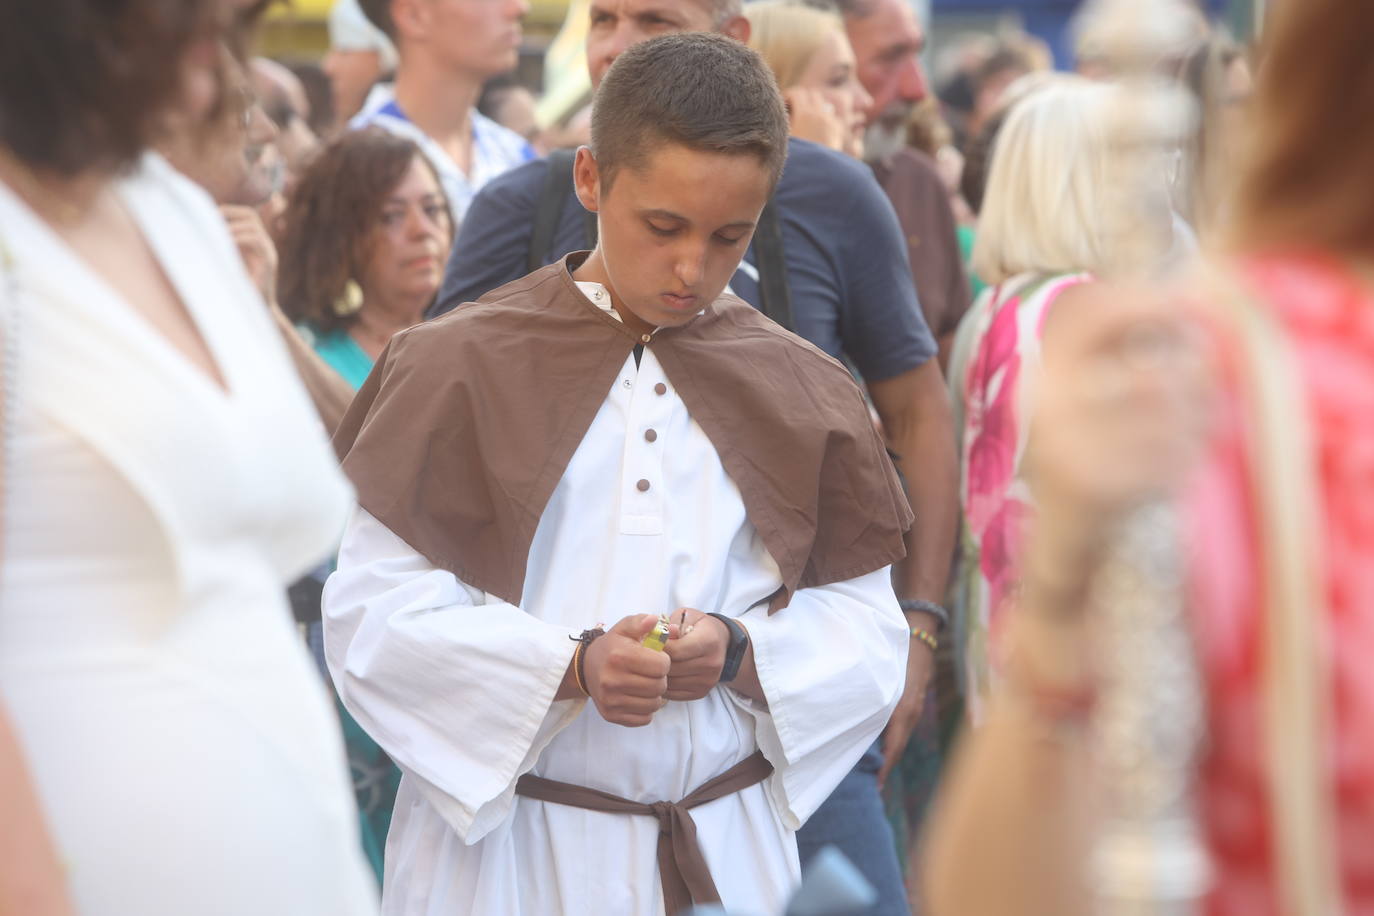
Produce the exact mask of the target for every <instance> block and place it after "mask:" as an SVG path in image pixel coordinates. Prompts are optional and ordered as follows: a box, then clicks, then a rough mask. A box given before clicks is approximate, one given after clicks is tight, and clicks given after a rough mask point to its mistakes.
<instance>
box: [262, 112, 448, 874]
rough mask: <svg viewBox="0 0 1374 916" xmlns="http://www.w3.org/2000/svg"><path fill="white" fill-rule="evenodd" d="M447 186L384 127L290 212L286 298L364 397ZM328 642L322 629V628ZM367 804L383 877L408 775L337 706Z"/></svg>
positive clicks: (419, 268)
mask: <svg viewBox="0 0 1374 916" xmlns="http://www.w3.org/2000/svg"><path fill="white" fill-rule="evenodd" d="M449 213H450V211H449V206H448V200H447V199H446V198H445V196H444V191H443V186H442V185H441V184H440V183H439V178H438V176H437V175H436V174H435V173H434V169H433V168H432V167H431V166H430V164H429V161H428V160H427V159H425V157H424V156H423V155H422V154H421V152H420V149H419V147H417V146H416V145H415V144H414V143H413V142H412V141H410V140H407V139H404V138H401V137H397V136H395V135H393V134H390V133H388V132H386V131H383V130H380V129H378V128H369V129H366V130H358V131H351V132H349V133H346V134H344V135H342V136H341V137H339V138H338V139H336V140H334V141H333V142H332V143H330V144H329V145H327V146H326V147H324V149H322V150H321V151H320V153H319V154H318V156H317V157H316V158H315V159H314V160H313V161H312V162H311V164H310V166H309V167H308V168H307V169H306V171H305V172H304V173H303V174H302V175H301V177H300V180H299V182H298V183H297V185H296V188H295V190H294V191H293V192H292V195H291V199H290V201H289V202H288V204H287V208H286V214H285V228H284V230H283V234H282V240H281V246H280V250H279V261H280V265H281V266H280V269H279V280H278V284H277V291H278V299H279V301H280V302H281V306H282V309H283V310H284V311H285V312H286V314H287V316H288V317H290V318H291V320H292V321H294V322H295V323H296V326H297V327H298V328H299V329H300V331H301V334H302V336H303V337H304V338H305V339H306V340H307V341H308V342H310V344H311V345H312V346H313V347H314V348H315V352H316V353H318V354H319V356H320V358H321V359H323V360H324V361H325V362H326V363H327V364H328V365H329V366H330V367H331V368H333V369H334V371H335V372H337V373H339V375H341V376H342V377H343V379H344V380H345V381H346V382H348V384H349V385H351V386H353V388H354V389H355V390H356V389H357V388H359V387H360V386H361V385H362V383H363V381H364V380H365V379H366V378H367V375H368V373H369V372H371V371H372V364H373V362H374V361H375V360H376V359H377V357H378V356H379V355H380V354H381V352H382V348H383V347H385V346H386V343H387V341H388V340H390V339H391V335H393V334H395V333H396V332H397V331H400V330H403V329H404V328H407V327H410V326H411V325H413V324H416V323H418V322H419V321H420V319H421V317H422V316H423V314H424V311H425V308H426V307H427V306H428V305H429V303H430V302H431V301H432V300H433V299H434V295H435V293H436V292H437V291H438V289H439V283H440V281H442V279H443V270H444V262H445V259H446V258H447V256H448V250H449V246H450V245H451V244H452V242H453V226H452V224H451V223H450V217H449ZM311 629H312V633H311V637H312V643H313V644H316V645H318V644H319V637H320V624H319V622H318V621H316V622H315V623H313V624H311ZM335 705H336V706H337V708H338V710H339V718H340V719H341V720H342V723H343V731H344V739H345V742H346V744H347V748H348V762H349V766H350V768H351V769H352V772H353V787H354V791H355V793H356V795H357V799H358V813H359V819H360V826H361V830H362V841H363V849H364V851H365V852H366V853H367V856H368V859H369V861H371V863H372V867H373V869H374V870H375V871H376V873H377V880H378V881H379V882H380V881H381V878H382V854H383V850H384V848H385V845H386V834H387V829H388V828H389V827H390V825H391V810H392V808H393V806H394V805H395V803H396V789H397V786H398V785H399V784H400V780H401V774H400V771H399V770H398V769H397V768H396V765H395V764H394V763H392V762H391V760H390V759H389V758H388V757H387V756H386V754H385V753H384V752H383V751H382V749H381V748H380V747H378V746H377V744H376V742H374V741H373V740H372V739H371V738H370V737H368V735H367V733H366V732H364V731H363V730H362V727H361V726H359V725H358V723H357V722H356V721H354V719H353V717H352V716H351V715H349V714H348V712H347V710H345V709H344V707H343V705H342V704H341V703H339V702H338V701H337V699H336V700H335Z"/></svg>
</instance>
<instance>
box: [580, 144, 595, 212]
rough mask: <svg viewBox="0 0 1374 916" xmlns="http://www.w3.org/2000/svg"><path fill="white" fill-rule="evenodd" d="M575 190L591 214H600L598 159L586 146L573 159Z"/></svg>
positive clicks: (581, 147)
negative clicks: (598, 202) (598, 204)
mask: <svg viewBox="0 0 1374 916" xmlns="http://www.w3.org/2000/svg"><path fill="white" fill-rule="evenodd" d="M573 189H574V190H576V191H577V199H578V201H579V202H581V204H582V206H584V207H586V208H587V211H588V212H589V213H596V212H598V207H597V198H598V196H599V195H600V193H601V173H600V172H598V171H597V168H596V157H595V156H593V155H592V151H591V150H590V149H589V148H587V147H585V146H579V147H578V148H577V157H576V158H575V159H573Z"/></svg>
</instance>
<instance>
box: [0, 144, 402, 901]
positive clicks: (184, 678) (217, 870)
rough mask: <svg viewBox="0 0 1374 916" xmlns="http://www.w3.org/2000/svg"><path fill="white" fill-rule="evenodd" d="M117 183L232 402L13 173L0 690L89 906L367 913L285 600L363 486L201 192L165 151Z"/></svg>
mask: <svg viewBox="0 0 1374 916" xmlns="http://www.w3.org/2000/svg"><path fill="white" fill-rule="evenodd" d="M119 193H120V194H121V195H122V198H123V200H124V202H125V204H126V205H127V206H128V208H129V210H130V212H131V213H132V214H133V215H134V217H135V219H136V220H137V222H138V223H139V225H140V227H141V228H142V230H143V232H144V234H145V236H146V238H147V239H148V241H149V243H150V245H151V246H152V247H153V249H154V251H155V253H156V255H157V257H158V259H159V261H160V262H161V264H162V266H163V269H164V270H165V271H166V273H167V275H168V277H169V278H170V280H171V282H172V284H173V286H174V287H175V288H176V289H177V291H178V292H179V293H180V295H181V297H182V298H183V300H184V301H185V302H186V305H187V307H188V309H189V310H190V312H191V315H192V318H193V319H194V321H195V323H196V325H197V326H198V328H199V329H200V332H201V334H202V335H203V337H204V338H205V341H206V344H207V346H208V347H209V350H210V352H211V354H212V355H213V357H214V359H215V360H216V362H217V363H218V365H219V368H220V371H221V374H222V375H223V377H224V378H225V380H226V382H227V385H228V392H227V393H226V392H225V391H224V390H223V389H221V388H219V387H218V386H216V385H215V384H214V383H213V382H212V381H211V380H210V379H209V378H208V376H206V375H205V374H204V373H203V372H202V371H200V370H199V369H198V368H197V367H195V366H193V365H192V364H191V363H190V362H189V361H188V360H187V359H186V358H185V357H184V356H183V355H182V354H181V353H180V352H178V351H177V350H176V349H174V348H173V347H172V346H171V345H170V344H169V343H168V342H167V341H166V340H165V339H164V338H163V337H162V336H160V335H159V334H158V333H157V332H156V331H155V330H154V329H153V328H152V326H151V325H150V324H149V323H148V322H147V321H146V320H145V319H144V317H143V316H142V315H141V314H139V313H137V312H136V311H134V310H133V309H132V308H131V307H130V306H129V305H128V304H127V303H126V302H124V301H123V300H121V298H120V297H119V296H118V295H117V294H116V293H115V292H114V290H113V289H112V288H110V287H109V286H108V285H107V284H106V283H105V282H104V281H103V280H102V279H101V278H100V277H99V276H98V275H96V274H95V273H94V272H93V271H91V270H90V269H89V268H87V267H86V266H85V264H84V263H83V262H81V261H80V260H79V259H77V258H76V257H75V256H74V255H73V253H72V252H71V251H70V249H69V248H67V247H66V246H65V244H64V243H63V242H62V241H61V240H60V239H59V238H58V237H57V236H56V235H55V234H54V233H52V232H51V231H50V230H49V228H48V227H47V226H46V225H45V224H44V223H42V222H40V221H39V220H38V219H37V218H36V217H35V216H34V214H33V213H32V212H31V211H29V210H28V209H27V208H26V207H25V206H24V204H23V203H22V202H21V201H20V200H19V199H18V198H17V197H16V196H15V195H14V194H13V193H12V192H11V191H10V190H9V189H8V188H6V187H5V186H4V185H3V184H0V245H2V246H3V248H4V249H7V250H8V253H9V256H10V257H9V259H8V260H10V262H11V263H10V266H9V268H8V276H7V275H6V273H7V272H6V269H5V267H4V261H5V260H6V259H4V258H2V257H0V297H4V299H7V300H9V301H3V300H0V305H2V306H3V307H4V308H5V309H6V310H14V309H16V308H17V309H18V315H19V325H18V334H17V335H16V338H17V340H18V350H19V353H20V359H19V360H18V366H17V374H16V376H15V378H16V381H17V387H16V390H17V409H16V410H15V413H14V415H13V417H12V418H11V424H10V430H9V435H10V439H11V442H10V444H11V453H10V466H9V467H8V468H7V469H6V473H7V475H9V477H10V486H9V489H8V503H7V505H6V506H5V518H4V520H3V522H4V526H5V535H6V538H5V546H4V551H5V552H4V557H3V567H0V702H3V703H4V705H5V707H6V709H7V711H8V712H9V714H10V716H11V719H12V721H13V724H14V727H15V729H16V730H17V733H18V738H19V740H20V743H21V745H22V747H23V749H24V751H25V754H26V756H27V759H28V763H29V766H30V769H31V771H32V774H33V777H34V779H35V781H36V783H37V790H38V793H39V797H40V802H41V803H42V805H43V808H44V811H45V814H46V817H47V819H48V823H49V826H50V828H51V830H52V832H53V834H54V836H55V840H56V843H57V846H58V852H59V855H60V856H61V857H62V862H63V865H64V867H65V869H66V874H67V879H68V882H69V886H70V887H71V889H72V893H73V895H74V896H75V899H76V904H77V908H78V911H79V912H80V913H82V914H110V916H162V914H166V916H174V914H175V916H190V914H197V916H205V914H236V916H238V914H254V916H260V914H291V916H308V914H321V916H324V914H329V916H352V914H368V913H374V912H375V911H376V888H375V886H374V882H373V880H372V878H371V875H370V872H369V871H368V869H367V866H366V864H365V862H364V860H363V857H362V854H361V851H360V848H359V845H358V836H357V834H358V827H357V817H356V814H355V811H354V806H353V799H352V791H351V788H350V785H349V782H348V778H347V772H346V765H345V760H344V753H343V745H342V740H341V738H340V734H339V728H338V724H337V721H336V720H335V718H334V715H333V712H332V710H331V707H330V703H329V701H328V698H327V695H326V692H325V687H324V684H323V683H321V680H320V678H319V675H318V673H317V671H316V670H315V669H314V667H313V665H312V663H311V661H310V659H309V657H308V655H307V652H306V650H305V648H304V646H303V645H302V642H301V640H300V639H299V638H298V636H297V633H296V628H295V625H294V624H293V622H292V619H291V615H290V612H289V610H288V607H287V603H286V600H285V594H284V589H285V586H286V583H287V582H289V581H291V580H292V579H294V578H295V577H297V576H298V575H300V574H301V573H302V572H304V571H305V570H306V569H308V568H310V567H311V566H312V565H314V564H316V563H317V562H319V561H320V560H321V559H322V558H323V557H324V556H325V555H326V554H328V553H329V552H330V551H331V550H332V549H333V547H334V546H335V543H336V539H337V537H338V535H339V533H340V532H341V530H342V525H343V522H344V517H345V514H346V512H347V510H348V507H349V505H350V502H351V493H350V490H349V487H348V485H347V483H346V482H345V480H344V478H343V477H342V475H341V474H340V472H339V470H338V465H337V463H336V462H335V461H334V459H333V457H332V455H331V453H330V451H329V447H328V444H327V442H326V440H325V437H324V434H323V431H322V430H321V428H320V425H319V421H318V420H317V419H316V417H315V415H314V413H313V411H312V410H311V408H310V406H309V403H308V401H307V399H306V395H305V393H304V391H303V390H302V388H301V385H300V383H299V382H298V381H297V379H296V378H295V377H294V375H293V374H292V370H291V368H290V365H289V363H288V361H287V357H286V354H285V350H284V347H283V345H282V343H281V341H280V339H279V338H278V337H277V336H276V333H275V331H274V330H273V328H272V326H271V324H270V319H269V317H268V314H267V312H266V311H265V309H264V308H263V305H262V302H261V300H260V299H258V297H257V294H256V293H255V292H254V291H253V289H252V286H251V284H250V283H249V281H248V278H247V276H246V275H245V273H244V271H243V268H242V266H241V265H240V263H239V261H238V257H237V254H236V252H235V250H234V248H233V245H232V242H231V241H230V239H229V236H228V234H227V231H226V230H225V228H224V225H223V222H222V220H221V219H220V217H219V214H218V213H217V211H216V210H215V209H214V207H213V205H212V204H211V203H210V201H209V199H208V198H207V197H206V196H205V195H204V194H203V193H202V192H201V191H200V190H199V189H198V188H195V187H194V186H192V185H191V184H190V183H189V182H187V181H186V180H185V179H183V178H182V177H181V176H179V175H177V174H176V173H175V172H173V171H172V169H171V168H170V167H169V166H168V165H167V164H166V163H165V162H164V161H163V160H161V159H160V158H158V157H156V156H151V155H150V156H148V157H146V158H145V159H144V161H143V162H142V163H141V165H140V167H139V168H138V170H137V171H136V172H135V174H133V175H132V176H131V177H129V178H127V179H124V180H122V181H121V182H120V187H119ZM3 253H4V252H3V251H2V250H0V254H3Z"/></svg>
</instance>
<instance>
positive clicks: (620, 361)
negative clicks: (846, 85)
mask: <svg viewBox="0 0 1374 916" xmlns="http://www.w3.org/2000/svg"><path fill="white" fill-rule="evenodd" d="M592 137H593V141H592V147H591V149H587V148H583V149H581V150H579V152H578V159H577V164H576V170H575V181H576V186H577V190H578V195H579V198H580V199H581V200H582V202H583V204H584V206H586V207H587V208H588V209H589V210H591V211H593V212H596V213H597V214H598V218H599V222H600V234H599V238H600V241H599V243H598V247H597V249H596V250H595V251H593V252H591V253H590V254H588V253H578V254H575V255H570V256H569V257H568V258H566V259H565V260H564V261H563V262H560V263H558V264H554V265H551V266H550V267H547V268H544V269H542V270H539V271H536V272H535V273H533V274H531V275H530V276H528V277H526V278H524V279H522V280H519V281H517V282H515V283H512V284H510V285H509V286H507V287H504V288H502V289H500V290H497V291H495V292H494V293H492V294H491V295H489V296H488V297H486V298H484V300H483V301H482V302H480V303H476V304H473V305H470V306H466V307H463V308H460V309H457V310H455V311H454V312H452V313H451V314H450V315H448V316H446V317H445V318H443V319H440V320H438V321H435V322H431V323H429V324H427V325H422V326H419V327H417V328H413V329H411V330H409V331H406V332H403V333H402V334H400V335H397V337H396V338H395V339H394V340H393V341H392V343H391V345H390V347H389V348H388V350H387V352H386V353H384V354H383V356H382V357H381V359H379V361H378V364H377V367H376V369H375V370H374V371H373V374H372V376H371V377H370V378H369V379H368V382H367V384H366V385H364V387H363V389H362V390H361V391H360V392H359V395H358V399H357V400H356V401H355V403H354V405H353V407H352V408H351V409H350V412H349V415H348V416H347V417H346V418H345V420H344V423H343V426H342V427H341V429H340V432H339V435H338V439H337V442H336V444H337V445H338V447H339V450H340V452H341V454H342V455H343V456H344V467H345V470H346V471H348V473H349V475H350V476H351V477H352V479H353V481H354V483H355V485H356V486H357V488H358V493H359V502H360V505H361V508H360V509H359V511H358V513H357V515H356V517H355V518H354V519H353V521H352V523H351V525H350V528H349V531H348V534H347V536H346V538H345V541H344V545H343V548H342V550H341V552H340V557H339V569H338V572H337V573H336V574H335V575H334V576H333V577H332V578H331V580H330V582H329V585H328V587H327V589H326V594H325V608H324V610H325V635H326V651H327V654H328V657H329V663H330V668H331V671H332V672H333V674H334V678H335V682H336V684H337V686H338V688H339V693H340V695H341V696H342V698H343V700H344V702H345V703H346V704H347V705H348V707H349V709H350V711H352V712H353V714H354V715H355V716H356V717H357V719H358V721H359V722H360V723H362V725H363V726H364V727H365V728H366V729H367V730H368V731H369V732H370V733H371V734H372V736H373V737H374V738H375V739H376V740H377V741H378V743H379V744H381V745H382V747H383V748H385V749H386V750H387V751H388V753H390V754H391V755H392V757H393V758H394V759H395V760H396V761H397V762H398V763H399V764H400V766H401V768H402V770H403V772H404V774H405V776H404V781H403V782H402V785H401V791H400V795H399V797H398V799H397V807H396V812H395V816H394V819H393V821H392V828H391V835H390V836H389V838H388V841H387V854H386V855H387V863H386V878H385V882H384V891H383V894H384V909H385V911H386V912H388V913H394V914H401V913H405V914H436V916H437V914H462V913H473V914H541V916H542V914H553V913H568V914H583V913H585V914H620V913H624V914H656V913H665V912H668V913H674V912H676V911H677V910H678V909H679V908H680V907H685V906H687V905H689V904H690V903H705V902H716V901H719V902H723V904H724V905H725V906H726V908H727V909H729V910H731V911H733V912H740V913H751V912H752V913H773V912H778V911H780V910H781V907H782V906H783V904H784V902H785V901H786V899H787V896H788V894H789V892H790V891H791V889H792V887H793V886H794V885H795V882H796V879H797V853H796V844H795V840H794V838H793V831H795V830H796V829H797V827H798V826H800V824H801V823H802V822H803V821H804V820H805V819H806V818H807V817H808V816H809V814H810V813H811V812H812V811H813V810H814V809H815V807H816V806H817V805H818V804H819V803H820V802H821V801H822V800H824V799H825V797H826V796H827V795H828V794H829V792H830V791H831V789H833V788H834V786H835V785H836V784H837V783H838V782H839V780H840V778H841V777H842V776H843V775H844V774H845V773H846V772H847V771H848V770H849V769H850V768H851V767H852V766H853V764H854V762H855V761H856V760H857V759H858V757H859V756H860V754H861V753H862V752H863V750H864V748H865V747H867V746H868V745H869V744H870V743H871V742H872V740H873V739H874V737H875V736H876V735H877V734H878V732H879V731H880V730H881V729H882V727H883V725H884V724H885V722H886V720H887V717H888V715H889V714H890V712H891V710H892V708H893V706H894V705H895V704H896V702H897V700H898V698H899V697H900V694H901V691H902V685H903V677H904V672H905V663H906V651H907V643H908V631H907V627H906V625H905V622H904V620H903V618H902V615H901V613H900V610H899V609H898V605H897V601H896V598H895V596H894V595H893V592H892V588H891V585H890V580H889V573H888V566H889V565H890V564H891V563H892V562H893V561H894V560H896V559H899V558H900V557H901V556H902V553H903V547H902V534H903V532H904V531H905V530H906V529H907V527H909V525H910V522H911V513H910V510H909V508H908V507H907V504H906V501H905V497H904V496H903V495H902V492H901V489H900V486H899V484H898V482H897V480H896V476H895V473H894V472H893V469H892V466H891V463H890V461H889V459H888V457H887V455H886V453H885V451H884V449H883V447H882V444H881V442H880V441H879V439H878V437H877V435H876V433H875V432H874V431H873V429H872V426H871V424H870V423H869V421H868V415H867V410H866V408H865V406H864V403H863V399H862V397H861V395H860V393H859V391H858V388H857V387H856V386H855V385H854V383H853V381H852V379H850V378H849V376H848V374H847V373H846V372H845V370H844V369H843V367H842V366H840V365H839V364H838V363H836V362H835V361H834V360H831V359H830V358H829V357H827V356H825V355H824V354H823V353H821V352H820V351H819V350H817V349H816V348H815V347H813V346H811V345H810V344H807V343H806V342H804V341H802V340H801V339H800V338H797V337H795V336H794V335H791V334H789V333H788V332H786V331H784V330H782V329H781V328H779V327H778V326H777V325H775V324H773V323H772V322H770V321H768V319H766V318H764V317H763V316H761V315H760V314H758V313H757V312H755V311H754V310H753V309H752V308H750V307H749V306H747V305H746V304H744V303H742V302H740V301H739V300H737V299H735V298H734V297H732V296H729V295H728V294H727V295H722V291H723V290H724V288H725V284H726V281H727V280H728V278H729V277H730V275H731V274H732V273H733V272H734V270H735V268H736V266H737V265H738V263H739V260H740V258H741V256H742V255H743V254H744V252H745V249H746V248H747V247H748V245H749V242H750V238H751V237H752V233H753V230H754V226H755V224H756V223H757V221H758V218H759V214H760V212H761V211H762V209H763V207H764V204H765V203H766V202H767V200H768V198H769V195H770V194H771V191H772V188H773V186H774V184H775V183H776V181H777V178H778V176H779V175H780V173H781V169H782V165H783V159H784V157H785V155H786V148H787V145H786V144H787V117H786V112H785V110H784V109H783V105H782V100H781V98H780V96H779V94H778V92H777V88H776V86H775V85H774V83H773V81H772V78H771V76H770V75H769V73H768V71H767V69H766V67H765V66H764V65H763V64H762V62H761V61H760V60H759V59H758V57H757V56H756V55H755V54H754V53H753V52H751V51H749V50H748V49H746V48H744V47H743V46H741V45H739V44H738V43H735V42H732V41H730V40H729V39H725V38H722V37H719V36H714V35H705V34H681V35H671V36H665V37H663V38H659V39H654V40H652V41H649V42H645V43H643V44H641V45H638V46H636V47H634V48H632V49H630V50H629V51H626V52H625V53H623V54H622V55H621V56H620V57H619V58H618V59H617V61H616V63H615V64H614V65H613V67H612V68H611V70H610V71H609V73H608V74H607V75H606V77H605V79H604V81H603V83H602V86H601V88H600V89H599V91H598V97H597V105H596V113H595V115H594V117H593V126H592ZM660 616H668V617H669V618H670V620H671V622H672V626H671V628H670V634H669V635H670V637H671V638H670V639H669V641H668V643H667V646H666V648H665V649H663V650H661V651H660V650H656V649H653V648H649V647H646V646H645V645H643V642H644V639H645V637H646V636H647V635H648V634H649V632H650V630H651V629H652V628H653V627H654V625H655V624H656V623H657V621H658V619H659V617H660ZM603 622H604V623H603ZM605 629H608V630H609V632H605V633H604V635H603V634H602V633H601V632H600V631H601V630H605ZM589 698H590V700H591V701H592V702H591V703H588V702H587V700H588V699H589ZM707 799H709V800H707ZM698 802H700V804H697V803H698ZM679 803H681V804H679Z"/></svg>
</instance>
